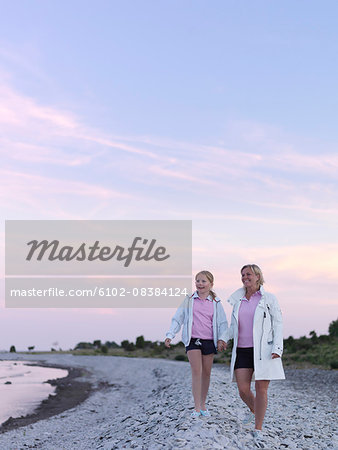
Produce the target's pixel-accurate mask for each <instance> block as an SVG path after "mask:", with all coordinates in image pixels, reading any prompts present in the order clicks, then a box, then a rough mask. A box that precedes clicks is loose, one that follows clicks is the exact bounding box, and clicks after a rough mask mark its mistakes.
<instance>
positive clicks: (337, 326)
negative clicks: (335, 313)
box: [329, 319, 338, 337]
mask: <svg viewBox="0 0 338 450" xmlns="http://www.w3.org/2000/svg"><path fill="white" fill-rule="evenodd" d="M329 335H330V336H336V337H338V319H337V320H333V321H332V322H331V323H330V325H329Z"/></svg>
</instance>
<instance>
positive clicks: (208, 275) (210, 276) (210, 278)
mask: <svg viewBox="0 0 338 450" xmlns="http://www.w3.org/2000/svg"><path fill="white" fill-rule="evenodd" d="M198 275H204V276H205V277H206V279H207V280H208V281H209V283H211V284H214V276H213V274H212V273H211V272H209V271H208V270H201V271H200V272H198V273H197V274H196V275H195V280H196V278H197V277H198ZM210 294H211V297H212V299H213V300H216V297H217V295H216V292H215V291H212V290H211V289H210Z"/></svg>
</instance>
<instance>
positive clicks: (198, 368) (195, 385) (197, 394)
mask: <svg viewBox="0 0 338 450" xmlns="http://www.w3.org/2000/svg"><path fill="white" fill-rule="evenodd" d="M187 355H188V359H189V362H190V367H191V381H192V383H191V384H192V395H193V397H194V402H195V410H196V411H200V410H201V391H202V352H201V350H197V349H196V350H188V352H187Z"/></svg>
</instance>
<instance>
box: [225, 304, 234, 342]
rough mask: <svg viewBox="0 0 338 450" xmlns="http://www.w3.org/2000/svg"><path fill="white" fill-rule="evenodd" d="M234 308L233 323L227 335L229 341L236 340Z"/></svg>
mask: <svg viewBox="0 0 338 450" xmlns="http://www.w3.org/2000/svg"><path fill="white" fill-rule="evenodd" d="M233 312H234V308H232V313H231V322H230V327H229V328H228V333H227V340H228V341H229V340H230V339H233V338H234V329H235V325H236V324H235V318H234V314H233Z"/></svg>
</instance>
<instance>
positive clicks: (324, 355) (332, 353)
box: [73, 319, 338, 369]
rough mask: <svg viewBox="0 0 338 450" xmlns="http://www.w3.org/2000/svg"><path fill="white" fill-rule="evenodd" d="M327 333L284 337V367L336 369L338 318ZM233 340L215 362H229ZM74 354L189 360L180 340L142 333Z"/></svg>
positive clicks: (96, 343) (80, 347) (88, 345)
mask: <svg viewBox="0 0 338 450" xmlns="http://www.w3.org/2000/svg"><path fill="white" fill-rule="evenodd" d="M328 331H329V334H328V335H326V334H324V335H320V336H317V334H316V332H315V331H314V330H313V331H310V333H309V337H306V336H302V337H300V338H298V339H295V338H293V337H292V336H289V337H288V338H287V339H284V353H283V362H284V365H286V366H290V365H292V366H294V367H309V366H318V367H322V368H330V369H338V319H337V320H334V321H332V322H331V323H330V325H329V330H328ZM231 352H232V341H231V342H230V343H229V345H228V348H227V350H226V351H225V352H221V353H218V354H217V355H215V359H214V362H215V363H216V364H217V363H218V364H219V363H221V364H230V360H231ZM73 353H74V354H75V355H83V354H86V355H88V354H94V355H95V354H101V355H114V356H129V357H134V358H135V357H142V358H165V359H173V360H176V361H188V358H187V356H186V353H185V348H184V345H183V343H182V342H179V343H178V344H174V345H171V347H170V348H169V349H168V348H166V347H165V346H164V343H163V342H159V341H155V342H152V341H146V340H145V339H144V336H138V337H137V338H136V340H135V343H134V342H130V341H128V340H123V341H122V342H121V345H118V344H117V343H116V342H114V341H111V342H109V341H107V342H105V343H104V344H102V343H101V341H100V340H95V341H94V342H93V343H90V342H80V343H79V344H77V346H76V347H75V349H74V350H73Z"/></svg>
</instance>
